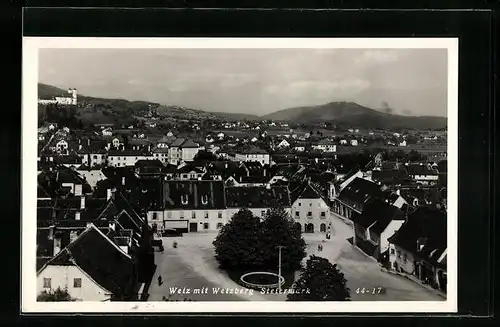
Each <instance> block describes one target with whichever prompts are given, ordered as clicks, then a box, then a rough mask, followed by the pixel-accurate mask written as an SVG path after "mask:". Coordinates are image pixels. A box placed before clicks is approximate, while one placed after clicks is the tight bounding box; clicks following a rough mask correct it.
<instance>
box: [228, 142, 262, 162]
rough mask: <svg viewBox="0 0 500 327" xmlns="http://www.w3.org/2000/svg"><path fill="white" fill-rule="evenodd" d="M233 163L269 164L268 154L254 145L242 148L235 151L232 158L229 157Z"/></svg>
mask: <svg viewBox="0 0 500 327" xmlns="http://www.w3.org/2000/svg"><path fill="white" fill-rule="evenodd" d="M230 158H231V159H233V160H234V161H243V162H248V161H256V162H259V163H260V164H262V165H265V164H269V163H270V156H269V153H268V152H267V151H265V150H263V149H261V148H259V147H257V146H255V145H251V146H249V147H243V148H240V149H237V150H236V151H235V154H234V158H233V157H230Z"/></svg>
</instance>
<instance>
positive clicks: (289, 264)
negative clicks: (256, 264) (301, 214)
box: [259, 207, 306, 271]
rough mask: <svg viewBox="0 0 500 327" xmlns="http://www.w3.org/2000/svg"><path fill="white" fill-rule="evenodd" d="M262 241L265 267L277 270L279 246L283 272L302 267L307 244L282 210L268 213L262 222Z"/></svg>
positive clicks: (277, 208) (273, 209) (276, 208)
mask: <svg viewBox="0 0 500 327" xmlns="http://www.w3.org/2000/svg"><path fill="white" fill-rule="evenodd" d="M259 240H260V243H259V244H260V256H261V257H262V258H264V266H265V268H267V269H268V270H275V269H276V267H277V265H278V260H279V258H278V256H279V251H278V246H279V245H281V246H283V248H282V250H281V267H282V269H283V271H295V270H297V269H299V268H300V267H301V262H302V259H304V257H305V256H306V252H305V248H306V243H305V241H304V239H303V238H302V233H301V232H300V230H298V229H297V228H295V227H294V225H293V221H292V219H291V218H290V216H289V215H288V213H286V212H285V211H284V210H283V209H282V208H280V207H275V208H272V209H270V210H269V211H267V213H266V215H265V217H264V220H263V222H262V228H261V237H260V238H259Z"/></svg>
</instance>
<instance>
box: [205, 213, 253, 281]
mask: <svg viewBox="0 0 500 327" xmlns="http://www.w3.org/2000/svg"><path fill="white" fill-rule="evenodd" d="M259 234H260V220H259V218H257V217H255V216H254V215H253V214H252V212H251V211H249V210H247V209H241V210H240V211H239V212H237V213H236V214H235V215H234V216H233V217H232V219H231V221H230V222H229V223H227V224H226V225H224V226H223V227H222V228H221V231H220V232H219V235H217V237H216V239H215V241H214V242H213V244H214V246H215V259H216V260H217V262H218V263H219V265H220V267H221V268H222V269H227V270H236V271H244V270H247V269H249V268H250V267H252V266H254V265H255V264H258V262H259V261H260V260H261V258H259V256H258V254H259V253H258V250H257V249H258V243H259V236H260V235H259Z"/></svg>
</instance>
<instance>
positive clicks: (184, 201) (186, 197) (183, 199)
mask: <svg viewBox="0 0 500 327" xmlns="http://www.w3.org/2000/svg"><path fill="white" fill-rule="evenodd" d="M181 202H182V204H188V196H187V195H186V194H185V195H181Z"/></svg>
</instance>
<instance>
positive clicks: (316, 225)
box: [291, 181, 332, 233]
mask: <svg viewBox="0 0 500 327" xmlns="http://www.w3.org/2000/svg"><path fill="white" fill-rule="evenodd" d="M291 201H292V209H291V216H292V218H293V220H294V221H295V226H296V227H297V228H300V230H301V231H303V232H305V233H314V232H318V231H319V232H321V233H328V232H329V231H330V226H331V221H332V220H331V219H332V217H331V215H330V207H329V205H328V199H327V197H326V196H325V195H324V194H322V192H321V191H320V190H318V189H317V188H316V187H315V186H314V185H313V184H311V183H310V182H309V181H305V182H303V183H300V184H299V185H298V186H297V187H295V188H294V189H293V190H292V192H291Z"/></svg>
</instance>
